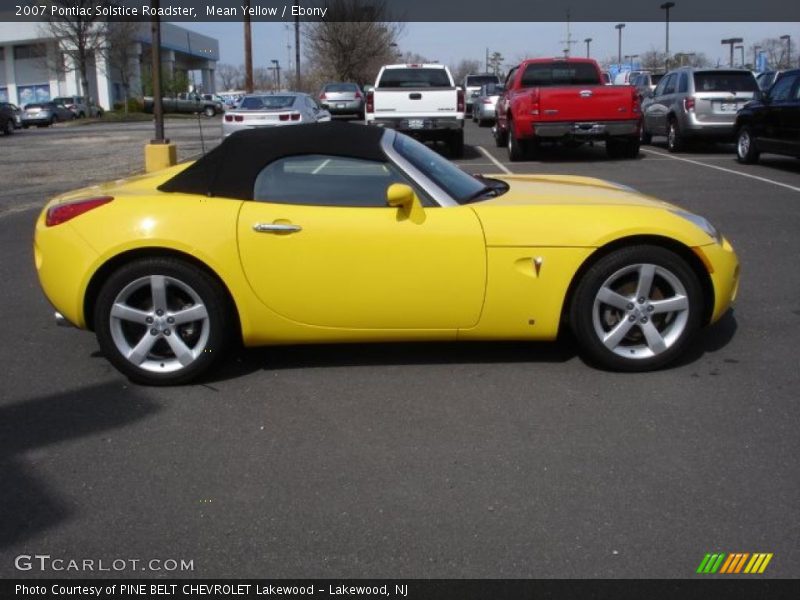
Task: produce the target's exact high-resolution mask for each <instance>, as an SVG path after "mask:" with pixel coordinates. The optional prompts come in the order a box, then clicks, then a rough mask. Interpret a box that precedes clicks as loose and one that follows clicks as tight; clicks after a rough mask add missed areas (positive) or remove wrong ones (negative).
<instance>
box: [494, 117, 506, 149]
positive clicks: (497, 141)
mask: <svg viewBox="0 0 800 600" xmlns="http://www.w3.org/2000/svg"><path fill="white" fill-rule="evenodd" d="M492 135H493V136H494V145H495V146H497V147H498V148H502V147H504V146H505V145H506V133H505V132H504V131H503V130H502V129H500V124H499V123H498V122H497V119H495V122H494V127H492Z"/></svg>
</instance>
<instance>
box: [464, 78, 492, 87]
mask: <svg viewBox="0 0 800 600" xmlns="http://www.w3.org/2000/svg"><path fill="white" fill-rule="evenodd" d="M499 82H500V80H499V79H498V78H497V75H467V87H480V86H482V85H484V84H486V83H499Z"/></svg>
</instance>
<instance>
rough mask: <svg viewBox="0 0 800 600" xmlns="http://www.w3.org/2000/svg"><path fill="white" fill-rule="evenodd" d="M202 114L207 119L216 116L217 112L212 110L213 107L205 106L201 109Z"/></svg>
mask: <svg viewBox="0 0 800 600" xmlns="http://www.w3.org/2000/svg"><path fill="white" fill-rule="evenodd" d="M203 114H204V115H205V116H207V117H213V116H214V115H216V114H217V111H216V110H215V109H214V107H213V106H206V107H205V108H204V109H203Z"/></svg>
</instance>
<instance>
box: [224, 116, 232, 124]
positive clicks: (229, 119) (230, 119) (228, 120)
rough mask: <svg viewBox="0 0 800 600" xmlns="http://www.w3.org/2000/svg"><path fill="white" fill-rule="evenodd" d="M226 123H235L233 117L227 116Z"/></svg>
mask: <svg viewBox="0 0 800 600" xmlns="http://www.w3.org/2000/svg"><path fill="white" fill-rule="evenodd" d="M225 122H226V123H233V115H225Z"/></svg>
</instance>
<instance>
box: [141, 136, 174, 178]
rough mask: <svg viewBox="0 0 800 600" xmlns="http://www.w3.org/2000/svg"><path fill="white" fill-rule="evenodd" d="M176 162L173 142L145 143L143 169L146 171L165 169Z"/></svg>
mask: <svg viewBox="0 0 800 600" xmlns="http://www.w3.org/2000/svg"><path fill="white" fill-rule="evenodd" d="M176 164H178V149H177V146H175V144H172V143H166V144H153V143H150V144H147V145H146V146H145V147H144V170H145V172H146V173H151V172H153V171H159V170H161V169H166V168H167V167H171V166H173V165H176Z"/></svg>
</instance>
